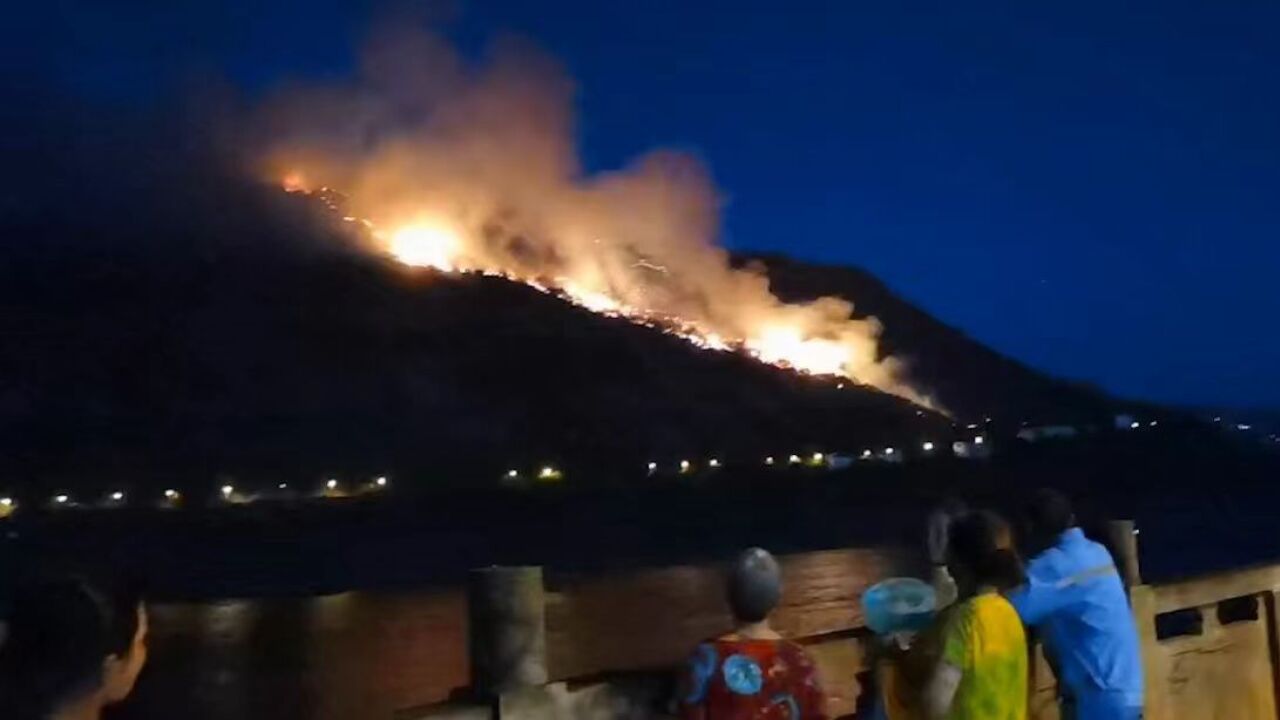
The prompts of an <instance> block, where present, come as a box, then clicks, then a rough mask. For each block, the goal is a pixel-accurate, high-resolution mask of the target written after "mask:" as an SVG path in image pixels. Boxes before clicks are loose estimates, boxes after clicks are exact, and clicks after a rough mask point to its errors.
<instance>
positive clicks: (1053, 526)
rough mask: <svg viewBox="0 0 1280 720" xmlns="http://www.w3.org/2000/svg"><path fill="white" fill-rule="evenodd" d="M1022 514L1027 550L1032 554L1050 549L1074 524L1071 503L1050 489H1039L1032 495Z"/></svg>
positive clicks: (1065, 497) (1074, 517)
mask: <svg viewBox="0 0 1280 720" xmlns="http://www.w3.org/2000/svg"><path fill="white" fill-rule="evenodd" d="M1023 514H1024V522H1025V524H1026V532H1027V538H1026V540H1027V549H1028V550H1029V551H1030V552H1033V553H1039V552H1040V551H1042V550H1045V549H1047V548H1049V547H1052V546H1053V545H1054V544H1055V543H1056V542H1057V540H1058V537H1059V536H1060V535H1062V533H1064V532H1066V531H1067V530H1068V529H1070V528H1072V527H1074V526H1075V524H1076V516H1075V513H1074V512H1073V511H1072V509H1071V501H1070V500H1068V499H1067V496H1065V495H1063V494H1062V493H1060V492H1058V491H1057V490H1052V489H1050V488H1041V489H1039V490H1037V491H1035V492H1034V493H1032V495H1031V497H1030V498H1029V499H1028V501H1027V503H1026V507H1025V508H1024V510H1023Z"/></svg>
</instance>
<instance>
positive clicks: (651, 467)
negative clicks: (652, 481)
mask: <svg viewBox="0 0 1280 720" xmlns="http://www.w3.org/2000/svg"><path fill="white" fill-rule="evenodd" d="M645 467H647V468H649V472H653V471H654V470H657V469H658V463H656V462H653V461H652V460H651V461H649V464H648V465H646V466H645Z"/></svg>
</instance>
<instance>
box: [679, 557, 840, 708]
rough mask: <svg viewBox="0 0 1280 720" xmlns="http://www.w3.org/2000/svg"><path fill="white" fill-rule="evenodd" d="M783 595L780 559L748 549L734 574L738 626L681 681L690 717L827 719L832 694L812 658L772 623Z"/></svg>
mask: <svg viewBox="0 0 1280 720" xmlns="http://www.w3.org/2000/svg"><path fill="white" fill-rule="evenodd" d="M781 596H782V577H781V573H780V571H779V568H778V563H777V561H776V560H774V558H773V556H772V555H770V554H769V553H768V552H766V551H764V550H761V549H759V548H753V549H751V550H747V551H746V552H744V553H743V554H742V555H741V556H740V557H739V558H738V560H737V562H735V563H734V565H733V568H732V569H731V571H730V573H729V584H728V600H729V608H730V610H732V611H733V617H734V622H735V624H736V627H735V629H734V630H733V631H732V632H730V633H728V634H726V635H723V636H721V637H719V638H716V639H715V640H711V641H709V642H705V643H702V644H701V645H699V646H698V647H697V648H696V649H695V650H694V652H693V655H692V657H690V658H689V662H688V665H687V667H686V668H685V670H684V671H683V673H682V675H681V678H680V683H679V690H678V692H679V695H678V697H677V703H678V705H679V708H680V716H681V717H682V718H685V719H686V720H695V719H696V720H774V719H776V720H825V718H826V717H827V714H826V697H825V696H824V695H823V693H822V689H821V687H820V685H819V683H818V677H817V672H816V670H815V669H814V666H813V662H812V661H811V660H810V659H809V656H808V655H807V654H806V653H805V651H804V650H803V649H802V648H801V647H800V646H799V645H797V644H795V643H793V642H789V641H787V640H784V639H783V638H782V636H780V635H779V634H778V633H777V632H775V631H774V630H773V628H771V627H770V626H769V614H770V613H771V612H773V609H774V608H775V607H776V606H777V605H778V600H779V599H780V598H781Z"/></svg>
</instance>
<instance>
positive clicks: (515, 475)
mask: <svg viewBox="0 0 1280 720" xmlns="http://www.w3.org/2000/svg"><path fill="white" fill-rule="evenodd" d="M507 477H509V478H511V479H512V480H514V479H516V478H518V477H520V471H519V470H508V471H507Z"/></svg>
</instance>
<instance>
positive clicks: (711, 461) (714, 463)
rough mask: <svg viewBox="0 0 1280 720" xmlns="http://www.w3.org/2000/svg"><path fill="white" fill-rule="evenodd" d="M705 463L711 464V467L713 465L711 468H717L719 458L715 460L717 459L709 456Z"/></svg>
mask: <svg viewBox="0 0 1280 720" xmlns="http://www.w3.org/2000/svg"><path fill="white" fill-rule="evenodd" d="M707 464H708V465H710V466H711V467H713V468H718V467H720V461H719V460H717V459H715V458H711V460H710V461H709V462H708V463H707Z"/></svg>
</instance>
